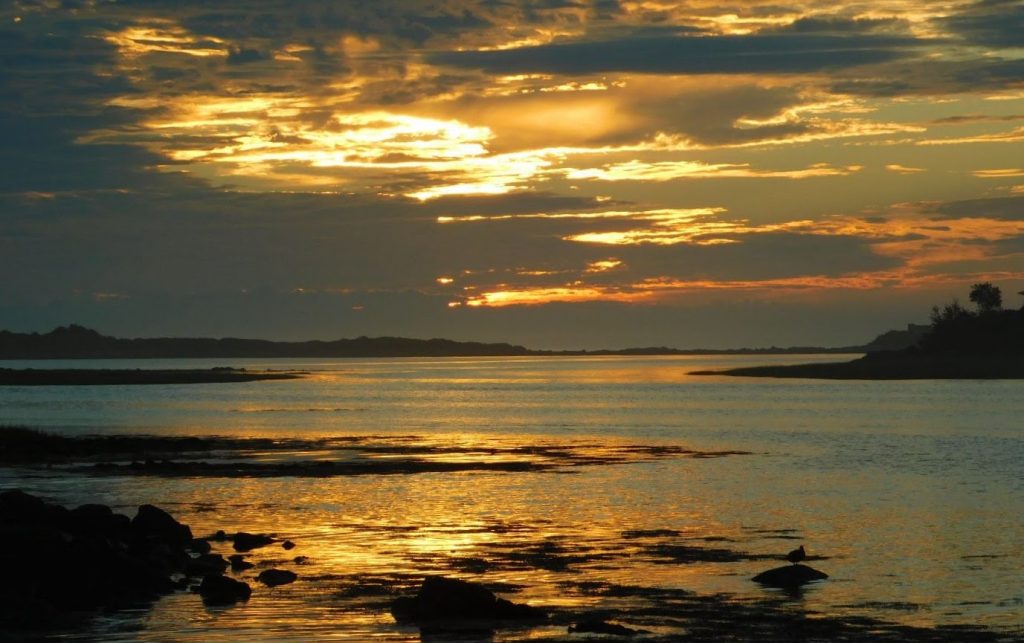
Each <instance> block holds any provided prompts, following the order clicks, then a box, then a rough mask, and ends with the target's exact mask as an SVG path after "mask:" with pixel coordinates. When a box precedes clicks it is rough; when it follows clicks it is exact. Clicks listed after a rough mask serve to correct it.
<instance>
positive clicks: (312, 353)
mask: <svg viewBox="0 0 1024 643" xmlns="http://www.w3.org/2000/svg"><path fill="white" fill-rule="evenodd" d="M530 353H531V351H529V350H527V349H526V348H524V347H522V346H513V345H512V344H484V343H479V342H455V341H451V340H448V339H408V338H404V337H358V338H355V339H339V340H335V341H328V342H324V341H308V342H272V341H267V340H262V339H235V338H224V339H210V338H178V337H158V338H148V339H120V338H117V337H108V336H106V335H101V334H100V333H98V332H96V331H94V330H91V329H88V328H84V327H82V326H78V325H75V324H72V325H70V326H61V327H59V328H56V329H54V330H52V331H50V332H49V333H44V334H39V333H12V332H9V331H0V359H88V358H92V359H116V358H179V357H203V358H217V357H259V358H264V357H293V358H294V357H440V356H482V355H528V354H530Z"/></svg>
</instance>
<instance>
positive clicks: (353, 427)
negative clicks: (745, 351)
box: [0, 356, 1024, 641]
mask: <svg viewBox="0 0 1024 643" xmlns="http://www.w3.org/2000/svg"><path fill="white" fill-rule="evenodd" d="M811 359H823V358H821V357H808V356H786V357H766V356H752V357H747V356H743V357H739V356H735V357H732V356H730V357H722V356H710V357H601V358H597V357H586V358H471V359H462V358H449V359H389V360H230V361H228V360H217V361H207V360H174V361H157V360H152V361H138V360H133V361H126V362H120V363H119V362H116V361H102V362H82V361H75V362H69V363H61V362H35V363H16V362H6V363H0V366H3V367H21V366H33V367H36V368H42V367H46V368H55V367H68V366H70V367H79V368H88V367H103V368H117V367H130V368H156V367H177V368H181V367H194V368H206V367H211V366H218V365H225V364H229V365H232V366H244V367H249V368H277V369H292V368H298V369H303V370H307V371H309V372H310V374H311V375H310V377H309V378H307V379H302V380H295V381H268V382H254V383H247V384H214V385H179V386H136V387H119V386H111V387H6V388H3V389H0V423H11V424H26V425H30V426H36V427H41V428H48V429H52V430H54V431H57V432H60V433H64V434H90V433H152V434H163V435H167V434H175V435H193V434H195V435H230V436H243V437H252V436H270V437H291V438H294V437H302V438H311V439H312V438H316V437H326V436H350V435H356V436H374V437H372V438H370V440H371V441H379V442H381V443H389V441H393V440H395V439H397V438H398V437H399V436H415V439H412V438H410V440H412V442H413V443H415V444H417V445H419V446H421V447H424V448H426V449H427V450H428V451H429V449H430V448H432V447H433V446H437V447H451V446H452V445H461V446H466V447H510V446H513V447H514V446H517V445H519V446H521V445H529V444H537V443H542V444H549V445H570V446H573V447H574V448H577V449H579V450H581V452H588V450H594V451H595V452H597V451H599V450H600V449H601V448H602V447H606V446H608V445H649V444H657V445H680V446H685V447H690V448H693V449H698V450H704V451H718V450H742V451H747V452H750V453H749V454H747V455H731V456H726V457H718V458H680V457H671V458H661V459H654V460H645V461H638V462H631V463H627V464H613V465H604V466H586V467H573V468H572V470H571V473H550V472H521V473H502V472H461V473H427V474H418V475H392V476H356V477H352V476H348V477H327V478H281V477H277V478H275V477H270V478H240V479H238V478H233V479H225V478H202V477H188V478H174V479H167V478H157V477H130V476H122V477H85V478H83V477H81V476H74V477H69V476H68V475H56V474H49V475H47V474H39V473H38V472H35V473H32V474H29V473H28V472H26V471H24V470H15V471H11V470H8V471H3V470H0V485H2V486H14V485H17V486H21V487H23V488H25V489H27V490H30V491H34V492H37V493H43V494H45V495H47V496H49V497H51V498H54V499H56V500H58V501H61V502H64V503H66V504H76V503H82V502H104V503H108V504H112V505H116V506H118V507H120V508H121V509H122V510H123V511H125V512H126V513H131V512H132V511H133V509H132V508H133V507H134V506H135V505H138V504H142V503H146V502H149V503H154V504H158V505H160V506H164V507H166V508H168V510H170V511H171V512H172V513H173V514H175V516H176V517H178V518H179V519H180V520H182V521H183V522H186V523H188V524H190V525H192V527H193V531H195V532H197V533H206V532H212V531H214V530H216V529H225V530H227V531H231V530H238V529H244V530H246V531H267V532H275V533H277V534H279V535H280V536H282V537H287V538H291V539H292V540H294V541H295V542H296V543H298V544H299V547H298V548H297V549H296V550H293V552H290V553H289V557H290V555H291V554H303V555H308V556H309V557H310V559H311V560H310V563H309V564H308V565H302V566H294V567H291V568H293V569H295V570H296V571H298V572H299V573H300V581H299V582H297V583H295V584H293V585H289V586H285V587H280V588H276V589H274V590H266V589H262V588H257V590H256V593H255V594H254V597H253V600H251V601H250V602H249V603H248V604H247V605H244V606H239V607H236V608H232V609H226V610H225V609H215V610H214V609H211V610H206V609H203V608H201V607H197V599H196V597H195V596H192V595H190V594H178V595H174V596H170V597H168V598H165V599H163V600H161V601H160V602H159V603H158V604H157V605H156V606H155V608H154V609H152V610H150V611H148V612H140V613H138V614H127V615H125V614H119V615H113V616H109V617H106V618H105V619H103V620H101V621H99V622H98V623H97V624H96V625H95V636H96V637H98V638H104V639H111V640H113V639H119V638H123V639H125V640H136V639H151V640H162V639H166V638H176V639H193V640H211V639H216V638H222V639H224V640H231V639H238V638H241V637H247V638H273V639H281V638H288V637H294V638H296V639H303V638H311V637H316V638H338V639H342V640H352V641H362V640H367V639H370V638H377V639H381V640H403V641H404V640H419V634H418V632H417V631H416V630H414V629H409V628H405V627H399V626H396V625H395V624H394V622H393V620H392V619H391V617H390V615H388V614H387V611H386V608H383V607H382V606H383V605H384V604H386V601H385V602H381V599H380V597H379V596H378V597H376V599H373V598H368V597H367V596H366V595H364V594H363V593H361V592H360V590H359V588H360V586H365V585H366V584H367V583H372V582H376V581H380V580H382V579H383V580H388V581H389V582H394V581H395V580H396V579H399V580H401V579H403V578H405V577H404V576H402V575H403V574H408V578H409V579H412V578H414V577H416V576H417V575H419V574H422V573H427V572H432V573H439V572H445V573H454V574H456V575H461V576H463V577H465V578H471V579H478V580H485V581H487V582H491V583H509V584H513V585H516V586H518V587H517V588H516V589H519V590H520V591H519V592H518V593H517V594H516V595H515V596H513V595H511V594H510V595H509V596H510V597H511V598H513V599H514V600H517V601H523V600H525V601H528V602H531V603H535V604H541V605H547V606H553V607H556V606H567V607H570V608H574V609H582V608H586V607H595V606H601V605H602V604H604V602H606V599H603V598H601V597H595V596H593V595H589V594H588V593H587V592H586V591H584V590H585V589H586V587H587V586H588V583H590V584H593V583H617V584H622V585H630V586H644V587H658V588H670V589H686V590H691V591H694V592H698V593H700V594H702V595H705V594H715V593H724V594H727V595H728V596H730V597H734V598H735V599H736V600H744V599H751V600H753V599H759V598H764V597H765V596H766V595H768V592H767V591H766V590H763V589H761V588H759V587H758V586H757V585H755V584H753V583H751V582H750V581H749V578H750V576H752V575H753V574H755V573H757V572H758V571H762V570H763V569H766V568H768V567H771V566H774V565H775V563H773V562H771V561H765V560H749V559H744V560H736V561H733V562H700V561H698V562H688V563H684V562H681V561H675V562H672V561H666V560H663V559H658V557H657V556H655V555H654V552H657V551H660V550H659V549H658V548H659V547H664V546H676V545H680V544H689V545H694V546H696V545H698V544H699V545H700V546H703V547H719V548H724V549H729V550H736V551H742V552H746V553H749V554H755V555H756V554H765V555H768V554H780V553H785V552H786V551H788V550H789V549H791V548H793V547H795V546H796V545H797V544H799V543H804V544H805V545H807V548H808V551H809V553H811V554H816V555H820V556H825V557H827V559H825V560H820V561H814V562H813V563H812V564H813V565H814V566H816V567H818V568H820V569H822V570H824V571H827V572H828V573H829V574H830V575H831V578H830V580H829V581H827V582H825V583H823V584H820V585H819V586H817V587H815V588H814V589H813V590H811V591H810V592H807V593H806V594H804V595H803V596H802V597H801V598H800V599H799V601H798V607H799V609H802V610H807V611H809V612H818V613H822V614H830V615H832V614H851V615H853V614H855V615H861V616H869V617H872V618H878V619H882V620H886V621H894V622H899V623H905V624H910V625H918V626H932V625H943V624H952V623H969V624H982V625H986V626H989V627H995V628H1010V629H1014V628H1017V629H1016V630H1015V631H1019V628H1021V627H1022V626H1024V583H1022V582H1021V578H1022V577H1024V575H1022V572H1024V545H1022V543H1024V528H1022V521H1021V516H1022V515H1024V433H1022V424H1021V418H1022V417H1024V382H1021V381H967V380H964V381H908V382H836V381H814V380H771V379H748V378H720V377H694V376H690V375H688V372H689V371H692V370H699V369H704V368H719V367H730V366H740V365H747V364H766V363H788V362H802V361H808V360H811ZM824 359H828V360H836V359H837V357H836V356H829V357H827V358H824ZM840 359H841V358H840ZM286 455H288V456H289V457H292V456H294V457H298V456H301V455H303V454H295V453H292V454H286ZM305 455H306V456H309V454H305ZM314 455H316V454H314ZM278 457H280V455H278ZM437 457H441V456H437ZM466 457H476V456H466ZM481 457H482V456H481ZM630 530H672V531H674V532H676V533H675V535H672V534H669V533H668V532H666V533H664V534H662V535H647V536H641V537H627V536H626V535H624V532H628V531H630ZM788 530H793V531H788ZM539 547H540V548H541V549H538V548H539ZM543 547H548V548H554V549H553V551H557V552H559V553H560V554H561V555H563V556H565V557H568V558H567V559H568V560H570V561H571V562H570V564H569V565H568V566H567V567H566V568H562V569H559V568H557V567H558V566H557V565H555V566H552V565H546V564H544V562H543V561H542V562H541V563H540V564H538V563H537V561H536V560H532V559H531V560H528V561H524V559H523V557H522V555H521V553H522V552H523V551H533V552H536V551H543V549H542V548H543ZM257 553H258V556H257V557H256V558H255V560H257V562H259V561H260V560H261V558H260V557H262V558H263V559H267V558H275V557H276V558H278V559H281V561H279V562H281V564H284V563H283V562H282V561H284V560H286V557H285V556H283V554H282V552H281V551H280V550H275V551H269V550H260V551H258V552H257ZM481 560H482V561H486V563H487V565H486V566H485V567H481V568H479V569H477V568H474V567H473V565H475V564H477V563H479V561H481ZM473 561H477V563H474V562H473ZM667 562H668V563H669V564H666V563H667ZM257 571H258V570H257ZM407 582H409V583H411V582H413V581H412V580H407ZM375 600H376V602H375ZM654 626H655V629H656V631H657V624H655V625H654ZM561 631H564V629H563V630H561ZM538 632H539V633H538ZM543 633H545V632H544V630H540V631H538V630H534V631H520V632H515V631H513V632H511V633H505V634H503V635H502V636H503V637H504V638H501V640H519V639H525V638H530V637H533V636H537V635H539V634H543Z"/></svg>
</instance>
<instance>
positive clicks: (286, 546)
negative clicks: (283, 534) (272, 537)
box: [281, 540, 295, 549]
mask: <svg viewBox="0 0 1024 643" xmlns="http://www.w3.org/2000/svg"><path fill="white" fill-rule="evenodd" d="M281 547H283V548H284V549H295V543H293V542H292V541H290V540H286V541H284V542H283V543H281Z"/></svg>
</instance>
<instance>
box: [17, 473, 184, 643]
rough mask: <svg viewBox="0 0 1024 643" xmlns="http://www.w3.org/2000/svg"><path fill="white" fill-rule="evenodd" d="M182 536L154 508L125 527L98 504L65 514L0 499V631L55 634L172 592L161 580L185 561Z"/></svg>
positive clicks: (23, 498)
mask: <svg viewBox="0 0 1024 643" xmlns="http://www.w3.org/2000/svg"><path fill="white" fill-rule="evenodd" d="M183 537H188V538H189V541H190V540H191V532H190V530H189V528H188V527H187V526H185V525H182V524H180V523H178V522H177V521H176V520H174V519H173V518H172V517H170V515H168V514H166V513H165V512H163V511H162V510H159V509H157V508H155V507H150V508H148V509H146V508H144V509H142V510H140V516H138V517H137V520H136V521H135V522H134V523H133V521H131V520H129V519H128V517H127V516H123V515H121V514H117V513H114V512H113V511H111V509H110V508H109V507H107V506H105V505H99V504H89V505H82V506H80V507H77V508H76V509H73V510H70V511H69V510H67V509H65V508H64V507H61V506H59V505H51V504H48V503H46V502H44V501H43V500H41V499H39V498H36V497H35V496H32V495H30V494H26V493H24V492H21V491H16V490H15V491H5V492H2V493H0V569H2V570H3V583H0V632H3V631H5V628H6V627H9V626H17V627H40V628H45V627H55V626H58V625H59V624H60V623H62V622H64V621H66V618H65V617H72V616H75V615H88V614H89V613H91V612H93V611H95V610H99V609H118V608H122V607H128V606H138V605H140V604H142V603H146V602H149V601H152V600H155V599H157V598H159V597H160V596H161V595H163V594H167V593H170V592H173V591H174V590H175V589H176V587H177V585H176V584H175V583H173V582H172V581H171V580H170V578H169V575H170V574H171V573H172V572H173V571H179V570H181V569H184V565H185V561H187V560H188V554H187V552H186V551H185V549H184V547H183V546H181V545H180V544H175V543H182V539H183ZM168 539H169V541H168ZM184 542H185V543H187V542H188V541H184ZM48 615H49V616H48ZM53 615H56V617H55V618H51V616H53ZM0 638H2V636H0Z"/></svg>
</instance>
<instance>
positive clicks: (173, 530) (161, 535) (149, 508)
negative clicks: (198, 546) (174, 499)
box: [132, 505, 192, 548]
mask: <svg viewBox="0 0 1024 643" xmlns="http://www.w3.org/2000/svg"><path fill="white" fill-rule="evenodd" d="M132 531H134V532H136V533H137V534H139V535H140V536H143V537H145V538H151V539H157V540H161V541H163V542H165V543H168V544H170V545H174V546H177V547H183V548H184V547H188V546H189V545H190V544H191V543H192V530H191V529H189V528H188V525H183V524H181V523H180V522H178V521H177V520H175V519H174V518H173V517H171V514H169V513H167V512H166V511H164V510H163V509H161V508H159V507H154V506H153V505H142V506H141V507H139V512H138V513H137V514H136V515H135V518H133V519H132Z"/></svg>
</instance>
